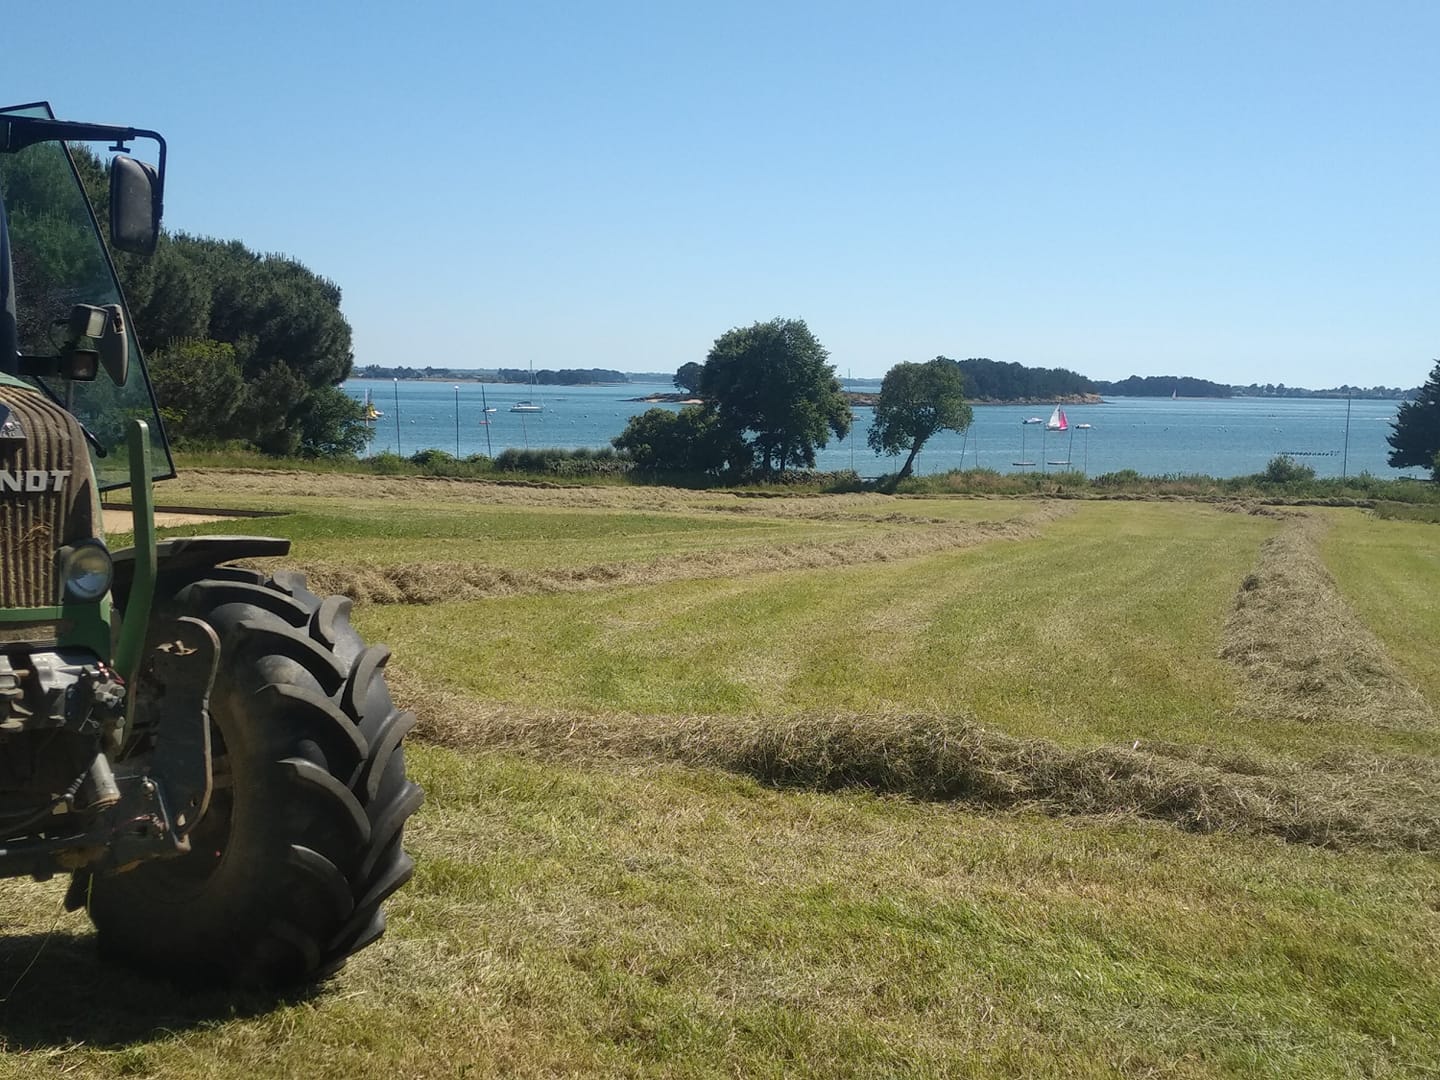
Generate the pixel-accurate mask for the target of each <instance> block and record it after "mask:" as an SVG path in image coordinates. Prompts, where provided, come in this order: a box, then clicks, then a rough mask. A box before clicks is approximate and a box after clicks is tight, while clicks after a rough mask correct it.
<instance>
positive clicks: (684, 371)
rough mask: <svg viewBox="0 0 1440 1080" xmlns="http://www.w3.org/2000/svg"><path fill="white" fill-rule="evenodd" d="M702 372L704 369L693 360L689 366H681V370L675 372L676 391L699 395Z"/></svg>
mask: <svg viewBox="0 0 1440 1080" xmlns="http://www.w3.org/2000/svg"><path fill="white" fill-rule="evenodd" d="M702 370H704V369H703V368H702V367H701V366H700V365H699V364H697V363H695V361H693V360H692V361H690V362H689V363H688V364H681V365H680V370H679V371H677V372H675V389H676V390H684V391H685V392H686V393H687V394H698V393H699V392H700V372H701V371H702Z"/></svg>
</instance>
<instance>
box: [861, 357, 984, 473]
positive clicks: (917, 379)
mask: <svg viewBox="0 0 1440 1080" xmlns="http://www.w3.org/2000/svg"><path fill="white" fill-rule="evenodd" d="M972 417H973V414H972V412H971V410H970V406H969V405H967V404H966V403H965V377H964V375H962V374H961V373H960V364H959V362H957V361H955V360H951V359H950V358H949V357H948V356H937V357H936V358H935V359H934V360H930V361H927V362H926V363H923V364H896V365H895V366H894V367H892V368H891V369H890V370H889V371H887V372H886V373H885V379H884V381H883V382H881V384H880V398H879V400H878V401H877V402H876V404H875V422H874V423H873V424H872V425H871V426H870V433H869V434H868V435H867V436H866V437H865V441H866V442H868V443H869V444H870V449H872V450H874V451H875V453H877V454H901V453H907V454H908V455H909V456H908V457H906V459H905V464H904V465H903V466H902V467H901V469H900V473H899V475H898V476H896V478H895V479H896V481H900V480H904V479H905V478H906V477H907V476H909V475H910V471H911V470H912V469H913V468H914V467H915V456H916V455H917V454H919V453H920V448H921V447H922V446H924V445H925V443H926V442H927V441H928V440H929V439H930V437H931V436H932V435H934V434H936V433H937V432H939V431H957V432H958V431H964V430H965V429H966V428H968V427H969V426H970V421H971V419H972Z"/></svg>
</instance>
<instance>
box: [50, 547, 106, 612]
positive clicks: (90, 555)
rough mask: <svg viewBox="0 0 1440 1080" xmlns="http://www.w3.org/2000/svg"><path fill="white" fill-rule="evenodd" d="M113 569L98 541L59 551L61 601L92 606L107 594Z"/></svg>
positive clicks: (104, 549)
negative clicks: (63, 587) (61, 584)
mask: <svg viewBox="0 0 1440 1080" xmlns="http://www.w3.org/2000/svg"><path fill="white" fill-rule="evenodd" d="M114 574H115V567H114V564H113V563H112V562H111V561H110V552H109V551H107V550H106V548H105V545H104V544H102V543H101V542H100V541H99V540H82V541H80V542H79V543H78V544H74V545H72V546H70V547H64V548H61V549H60V580H61V581H62V582H63V583H64V585H65V597H66V599H68V600H77V601H79V602H81V603H85V604H88V603H93V602H95V601H96V600H99V599H100V598H101V597H102V596H104V595H105V594H106V593H107V592H109V591H110V581H111V578H113V577H114Z"/></svg>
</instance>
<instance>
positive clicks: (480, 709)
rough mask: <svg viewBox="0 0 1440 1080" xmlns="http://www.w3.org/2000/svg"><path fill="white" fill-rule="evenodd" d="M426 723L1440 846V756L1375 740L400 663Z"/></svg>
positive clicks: (1201, 827) (515, 745)
mask: <svg viewBox="0 0 1440 1080" xmlns="http://www.w3.org/2000/svg"><path fill="white" fill-rule="evenodd" d="M392 683H393V684H394V687H395V692H396V698H397V700H398V701H400V702H401V703H402V704H403V705H405V706H406V707H407V708H412V709H415V710H416V711H417V712H418V713H419V714H420V717H421V719H420V724H419V727H418V728H417V735H418V737H420V738H423V739H426V740H427V741H431V742H435V743H438V744H440V745H444V746H449V747H451V748H453V749H459V750H477V749H491V750H506V751H512V752H520V753H529V754H535V755H539V756H543V757H546V758H551V759H558V760H562V761H578V762H586V763H593V762H597V761H599V762H612V763H613V762H622V763H623V762H653V761H669V762H676V763H681V764H685V765H689V766H695V767H701V768H713V769H723V770H727V771H731V772H736V773H741V774H744V775H748V776H753V777H755V778H757V779H759V780H762V781H764V782H766V783H770V784H775V785H777V786H793V787H801V788H806V789H812V790H825V791H830V790H839V789H846V788H863V789H868V790H871V791H876V792H881V793H888V794H896V795H905V796H909V797H912V798H917V799H925V800H937V801H953V802H957V803H963V804H965V805H966V806H968V807H975V808H980V809H988V810H1011V809H1033V810H1039V811H1041V812H1044V813H1048V814H1052V815H1055V816H1067V815H1081V814H1085V815H1107V814H1119V815H1128V816H1133V817H1138V818H1147V819H1153V820H1159V821H1166V822H1170V823H1173V824H1175V825H1177V826H1179V827H1180V828H1183V829H1187V830H1191V831H1195V832H1206V833H1209V832H1244V833H1252V834H1261V835H1272V836H1277V837H1280V838H1282V839H1284V840H1287V841H1291V842H1296V843H1306V844H1314V845H1319V846H1325V847H1366V848H1374V849H1379V850H1410V851H1428V852H1434V851H1440V763H1437V762H1436V761H1434V760H1432V759H1428V758H1423V757H1419V756H1415V755H1393V756H1389V757H1379V756H1376V755H1372V754H1367V753H1363V752H1359V751H1356V752H1353V753H1351V754H1348V755H1345V756H1343V757H1341V756H1332V757H1330V758H1324V759H1321V760H1320V761H1319V762H1316V763H1306V764H1301V763H1298V762H1292V761H1283V760H1278V759H1261V758H1257V757H1254V756H1250V755H1245V754H1238V753H1234V752H1229V753H1222V752H1219V751H1215V750H1212V749H1209V748H1205V747H1185V746H1176V745H1169V744H1157V745H1155V746H1143V747H1142V746H1140V745H1139V744H1136V745H1135V746H1133V747H1123V746H1100V747H1092V748H1072V747H1063V746H1060V745H1058V744H1056V743H1053V742H1049V741H1047V740H1043V739H1018V738H1015V737H1013V736H1009V735H1005V734H1003V733H1001V732H997V731H992V730H989V729H987V728H984V727H983V726H981V725H979V724H977V723H974V722H971V721H968V720H964V719H958V718H943V717H927V716H914V715H904V714H898V715H879V716H876V715H867V716H856V715H848V714H842V715H834V716H814V715H811V716H800V717H790V718H785V719H779V720H770V719H765V718H762V717H738V718H731V717H669V716H632V715H615V714H600V715H595V714H574V713H565V712H560V711H550V712H536V711H530V712H524V711H521V710H518V709H514V708H511V707H508V706H504V705H496V704H487V703H481V702H478V701H474V700H472V699H470V698H467V697H465V696H463V695H459V694H454V693H450V692H448V691H444V690H434V689H432V688H428V687H424V686H421V685H420V684H419V683H417V682H416V681H415V680H412V679H410V678H409V677H407V676H406V675H405V674H404V673H403V672H400V671H394V672H392Z"/></svg>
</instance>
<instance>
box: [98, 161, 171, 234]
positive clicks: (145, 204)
mask: <svg viewBox="0 0 1440 1080" xmlns="http://www.w3.org/2000/svg"><path fill="white" fill-rule="evenodd" d="M158 178H159V173H158V172H157V171H156V169H155V166H153V165H147V164H145V162H143V161H136V160H135V159H134V158H132V157H126V156H124V155H123V154H121V155H118V156H116V157H115V158H112V159H111V161H110V241H111V243H113V244H114V245H115V247H117V248H119V249H120V250H121V251H128V252H131V253H132V254H135V255H153V254H155V245H156V244H157V243H159V240H160V208H159V206H158V200H157V199H156V198H155V195H156V192H157V190H158V186H159V180H158Z"/></svg>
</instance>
